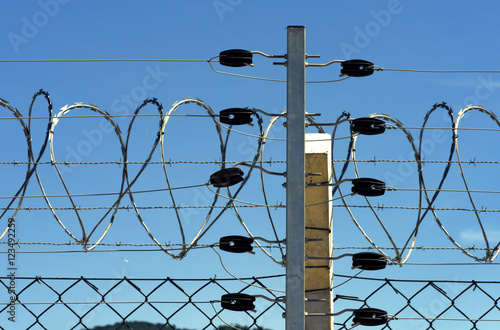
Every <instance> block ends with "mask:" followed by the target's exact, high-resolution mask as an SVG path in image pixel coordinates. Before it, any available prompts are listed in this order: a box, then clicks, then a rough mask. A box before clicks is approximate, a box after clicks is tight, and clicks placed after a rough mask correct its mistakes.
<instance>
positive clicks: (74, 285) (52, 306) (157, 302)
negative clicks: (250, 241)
mask: <svg viewBox="0 0 500 330" xmlns="http://www.w3.org/2000/svg"><path fill="white" fill-rule="evenodd" d="M283 279H284V275H276V276H267V277H251V278H246V279H242V280H244V281H245V282H246V283H242V282H241V281H240V280H236V279H232V278H231V279H227V278H226V279H218V278H210V279H173V278H168V277H167V278H163V279H130V278H127V277H123V278H85V277H80V278H42V277H35V278H26V277H23V278H16V279H15V281H14V282H11V280H12V279H11V278H9V277H0V287H1V288H2V289H1V292H2V301H3V306H2V307H1V309H0V329H2V330H12V329H77V330H80V329H94V328H96V327H97V326H98V325H99V326H102V325H110V324H112V325H113V328H115V329H120V330H121V329H134V328H133V327H132V326H131V324H132V323H134V322H135V323H137V322H136V321H148V322H149V323H152V324H155V325H156V326H157V327H158V329H164V330H170V329H183V330H184V329H186V330H187V329H190V330H191V329H193V330H194V329H219V327H221V326H222V327H226V328H230V327H229V325H231V326H237V325H239V326H241V327H242V328H244V329H270V327H269V326H268V325H267V324H269V323H270V320H271V319H272V320H273V322H274V321H275V320H276V318H278V319H281V318H282V314H283V312H284V311H285V308H284V305H283V303H282V302H279V301H278V298H279V296H283V294H282V293H279V292H275V290H272V289H270V288H269V286H273V287H276V286H278V284H279V283H281V284H283ZM13 286H15V292H12V291H14V290H12V289H13ZM9 291H10V292H9ZM8 292H9V294H10V295H11V298H9V297H7V295H5V293H8ZM263 292H265V295H266V298H269V299H270V300H275V301H269V300H266V299H259V298H257V299H256V301H255V312H253V311H247V312H235V311H230V310H226V309H223V308H221V304H220V300H221V296H222V295H224V294H227V293H245V294H249V295H262V293H263ZM4 297H5V298H7V299H5V298H4ZM9 299H11V300H10V301H11V303H7V304H6V303H5V301H9ZM9 318H12V319H9ZM283 323H284V321H283ZM106 329H107V328H106ZM148 329H149V328H148Z"/></svg>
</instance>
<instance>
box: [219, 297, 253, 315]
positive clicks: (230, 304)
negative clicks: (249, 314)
mask: <svg viewBox="0 0 500 330" xmlns="http://www.w3.org/2000/svg"><path fill="white" fill-rule="evenodd" d="M254 301H255V297H253V296H250V295H247V294H244V293H228V294H225V295H223V296H222V297H221V307H222V308H225V309H229V310H232V311H237V312H244V311H251V310H254V309H255V305H254V304H253V303H254Z"/></svg>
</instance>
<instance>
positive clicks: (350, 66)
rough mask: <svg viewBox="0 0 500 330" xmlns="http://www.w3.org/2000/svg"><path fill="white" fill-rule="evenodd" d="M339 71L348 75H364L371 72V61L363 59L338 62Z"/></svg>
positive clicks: (368, 74)
mask: <svg viewBox="0 0 500 330" xmlns="http://www.w3.org/2000/svg"><path fill="white" fill-rule="evenodd" d="M340 65H341V66H342V69H341V70H340V73H341V74H342V75H347V76H349V77H366V76H370V75H372V74H373V71H374V69H373V63H372V62H369V61H365V60H347V61H344V62H342V63H341V64H340Z"/></svg>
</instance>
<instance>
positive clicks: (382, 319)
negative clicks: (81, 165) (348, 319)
mask: <svg viewBox="0 0 500 330" xmlns="http://www.w3.org/2000/svg"><path fill="white" fill-rule="evenodd" d="M353 313H354V318H353V320H352V322H353V323H354V324H360V325H364V326H376V325H382V324H386V323H387V321H388V318H387V312H386V311H384V310H381V309H377V308H361V309H358V310H355V311H354V312H353Z"/></svg>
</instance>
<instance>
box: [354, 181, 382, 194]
mask: <svg viewBox="0 0 500 330" xmlns="http://www.w3.org/2000/svg"><path fill="white" fill-rule="evenodd" d="M352 185H353V186H352V188H351V191H352V192H353V193H356V194H359V195H361V196H381V195H383V194H384V193H385V182H383V181H380V180H377V179H371V178H359V179H354V180H352Z"/></svg>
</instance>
